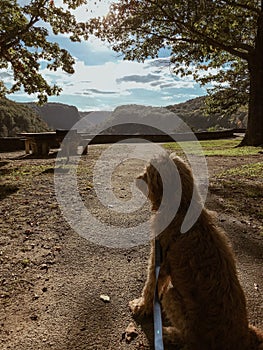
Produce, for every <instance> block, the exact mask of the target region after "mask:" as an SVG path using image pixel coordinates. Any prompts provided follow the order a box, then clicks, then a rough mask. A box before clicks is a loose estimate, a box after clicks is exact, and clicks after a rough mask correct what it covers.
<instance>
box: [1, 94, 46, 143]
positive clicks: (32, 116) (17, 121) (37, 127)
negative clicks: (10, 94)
mask: <svg viewBox="0 0 263 350" xmlns="http://www.w3.org/2000/svg"><path fill="white" fill-rule="evenodd" d="M48 130H49V127H48V125H47V124H46V123H45V122H44V121H43V120H42V119H41V118H40V117H39V116H38V115H37V113H36V112H35V111H34V110H32V109H31V108H29V107H27V106H26V105H24V104H21V103H16V102H13V101H10V100H8V99H7V98H0V137H7V136H16V134H17V133H20V132H41V131H48Z"/></svg>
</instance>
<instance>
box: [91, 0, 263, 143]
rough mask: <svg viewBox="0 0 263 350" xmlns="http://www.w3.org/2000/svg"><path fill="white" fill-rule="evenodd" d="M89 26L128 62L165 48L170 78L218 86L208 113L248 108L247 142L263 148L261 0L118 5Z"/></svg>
mask: <svg viewBox="0 0 263 350" xmlns="http://www.w3.org/2000/svg"><path fill="white" fill-rule="evenodd" d="M89 25H90V31H91V33H93V34H95V35H96V36H98V37H99V38H102V39H106V40H108V41H109V42H110V43H111V44H112V46H113V49H114V50H116V51H118V52H122V53H123V54H124V58H125V59H128V60H138V61H144V60H145V59H147V58H149V57H152V58H156V57H158V53H159V50H160V49H161V48H169V49H170V53H171V62H172V64H173V70H174V72H175V74H181V75H187V74H193V76H194V78H195V79H196V81H198V82H200V83H201V84H206V83H209V82H217V83H218V85H217V86H215V88H214V90H212V91H210V95H211V96H210V108H216V103H218V104H219V106H221V104H220V101H221V102H222V101H225V104H224V106H223V110H225V111H229V108H232V109H233V108H235V107H234V106H235V105H240V104H245V103H249V107H250V108H249V111H250V112H249V122H248V134H247V135H246V142H247V143H249V144H254V145H258V144H262V143H263V104H262V102H261V103H259V105H258V102H259V100H260V99H261V100H262V92H263V83H261V82H260V80H262V81H263V79H262V78H263V70H262V68H263V64H262V61H263V60H262V57H263V1H262V0H261V1H259V0H217V1H215V0H187V1H186V0H177V1H174V0H119V1H117V2H115V3H113V4H112V6H111V9H110V12H109V14H108V15H107V16H105V17H103V18H93V19H92V20H91V21H90V23H89ZM260 72H262V73H260ZM260 74H261V78H259V77H260ZM260 91H261V92H260ZM260 95H261V96H260ZM259 96H260V98H259ZM215 97H216V99H215ZM219 98H220V100H219ZM256 101H257V102H256ZM252 111H253V112H252ZM252 114H254V116H252ZM255 120H256V121H257V129H258V130H257V131H256V134H257V135H256V138H255V137H254V136H255ZM252 124H253V126H252ZM259 130H260V132H259ZM252 137H253V138H254V139H253V140H252Z"/></svg>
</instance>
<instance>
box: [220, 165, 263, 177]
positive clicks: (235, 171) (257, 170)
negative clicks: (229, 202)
mask: <svg viewBox="0 0 263 350" xmlns="http://www.w3.org/2000/svg"><path fill="white" fill-rule="evenodd" d="M235 176H242V177H243V178H255V179H259V180H260V179H261V181H262V178H263V163H262V162H258V163H251V164H245V165H241V166H239V167H236V168H231V169H228V170H225V171H224V172H222V173H220V174H217V177H219V178H221V177H235Z"/></svg>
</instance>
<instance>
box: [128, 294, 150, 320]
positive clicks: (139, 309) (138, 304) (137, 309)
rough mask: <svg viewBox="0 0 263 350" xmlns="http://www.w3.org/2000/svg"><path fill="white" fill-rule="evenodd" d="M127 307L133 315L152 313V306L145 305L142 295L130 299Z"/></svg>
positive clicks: (140, 315)
mask: <svg viewBox="0 0 263 350" xmlns="http://www.w3.org/2000/svg"><path fill="white" fill-rule="evenodd" d="M129 308H130V310H131V312H132V314H133V315H135V316H139V317H143V316H149V315H151V314H152V306H151V305H150V306H148V305H146V303H145V300H144V298H143V297H141V298H138V299H134V300H132V301H130V302H129Z"/></svg>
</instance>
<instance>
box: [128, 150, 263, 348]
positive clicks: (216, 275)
mask: <svg viewBox="0 0 263 350" xmlns="http://www.w3.org/2000/svg"><path fill="white" fill-rule="evenodd" d="M171 161H172V162H174V163H175V165H176V167H177V169H178V172H179V175H180V180H181V186H182V196H181V197H182V198H180V205H179V208H178V210H177V212H176V215H175V216H174V218H173V220H172V221H171V223H170V224H169V225H168V227H166V228H165V229H164V230H162V232H161V233H160V234H158V238H159V240H160V244H161V247H162V254H163V263H162V266H161V271H160V278H159V280H158V290H159V296H160V299H161V304H162V309H163V311H164V313H165V314H166V316H167V318H168V320H169V322H170V324H171V327H166V328H164V339H165V340H167V341H170V342H172V343H176V344H180V345H181V346H186V349H188V350H230V349H231V350H248V349H250V350H256V349H257V350H259V349H261V350H263V332H262V331H260V330H259V329H256V328H254V327H252V326H249V324H248V319H247V311H246V301H245V296H244V293H243V290H242V288H241V286H240V283H239V281H238V277H237V271H236V266H235V259H234V255H233V252H232V249H231V247H230V244H229V242H228V240H227V238H226V235H225V233H224V232H223V230H222V229H220V228H218V227H217V226H216V225H215V222H214V218H213V216H212V214H211V213H210V212H209V211H208V210H207V209H205V208H202V209H201V214H200V216H199V218H198V220H197V221H196V222H195V224H194V225H193V226H192V227H191V228H190V229H189V230H188V232H186V233H184V234H182V233H181V232H180V228H181V224H182V222H183V220H184V217H185V215H186V212H187V210H188V208H189V205H190V202H191V199H192V196H193V193H195V205H196V207H199V206H200V205H201V201H200V196H199V195H198V192H197V190H196V188H195V185H194V180H193V176H192V173H191V170H190V169H189V167H188V166H187V165H186V164H185V163H184V162H183V161H182V160H181V159H180V158H179V157H175V156H171V157H168V156H161V157H159V158H158V159H154V160H153V161H152V162H151V163H150V164H149V165H148V166H147V168H146V171H145V172H144V173H143V174H142V175H140V176H139V177H138V184H137V185H138V187H139V188H140V189H142V190H143V191H144V193H145V194H146V191H145V187H143V186H142V182H141V181H140V180H144V181H145V182H146V184H147V187H148V191H147V192H148V193H147V195H148V197H149V199H150V201H151V204H152V211H153V217H152V231H153V234H155V233H156V232H157V233H158V232H160V231H159V229H160V227H161V226H160V225H162V222H163V218H164V217H165V216H166V215H167V212H169V211H171V210H172V208H171V207H172V206H173V203H174V201H176V200H177V201H178V198H177V192H178V179H177V180H174V179H173V178H171ZM157 169H162V178H161V176H160V174H159V172H158V171H157ZM164 183H165V185H168V186H170V194H169V196H168V197H169V198H168V199H167V198H162V197H164V196H163V184H164ZM162 199H163V201H162ZM162 202H163V205H161V203H162ZM154 260H155V257H154V239H153V240H152V244H151V254H150V260H149V266H148V276H147V280H146V283H145V286H144V288H143V291H142V296H141V297H140V298H139V299H135V300H133V301H131V302H130V303H129V306H130V309H131V310H132V312H133V313H134V314H138V315H147V314H151V313H152V309H153V297H154V289H155V271H154V269H155V268H154Z"/></svg>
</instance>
